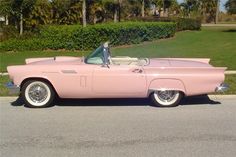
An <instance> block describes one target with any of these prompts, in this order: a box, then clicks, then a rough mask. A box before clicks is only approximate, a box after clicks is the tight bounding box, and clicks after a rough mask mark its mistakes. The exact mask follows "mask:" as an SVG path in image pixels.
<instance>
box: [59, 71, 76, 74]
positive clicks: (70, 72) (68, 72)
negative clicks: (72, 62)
mask: <svg viewBox="0 0 236 157" xmlns="http://www.w3.org/2000/svg"><path fill="white" fill-rule="evenodd" d="M61 72H62V73H64V74H77V72H76V71H75V70H61Z"/></svg>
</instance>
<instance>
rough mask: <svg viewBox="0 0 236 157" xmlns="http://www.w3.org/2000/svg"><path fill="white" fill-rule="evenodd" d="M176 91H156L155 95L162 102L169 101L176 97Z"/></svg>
mask: <svg viewBox="0 0 236 157" xmlns="http://www.w3.org/2000/svg"><path fill="white" fill-rule="evenodd" d="M177 93H178V92H177V91H157V96H158V98H159V99H160V100H161V101H163V102H170V101H172V100H173V99H174V98H175V97H176V94H177Z"/></svg>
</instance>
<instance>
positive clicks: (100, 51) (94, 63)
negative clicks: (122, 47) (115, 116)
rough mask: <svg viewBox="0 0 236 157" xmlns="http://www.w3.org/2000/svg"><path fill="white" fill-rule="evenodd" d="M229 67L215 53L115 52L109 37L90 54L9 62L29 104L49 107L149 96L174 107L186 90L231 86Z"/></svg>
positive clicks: (201, 91) (15, 85)
mask: <svg viewBox="0 0 236 157" xmlns="http://www.w3.org/2000/svg"><path fill="white" fill-rule="evenodd" d="M225 69H226V68H224V67H219V68H218V67H217V68H216V67H213V66H211V65H210V64H209V59H185V58H175V59H173V58H151V59H148V58H131V57H126V56H123V57H111V53H110V50H109V47H108V43H105V44H103V45H101V46H100V47H98V48H97V49H96V50H95V51H94V52H92V53H91V54H90V55H89V56H87V57H86V58H84V57H82V58H79V57H54V58H31V59H26V65H17V66H8V67H7V70H8V72H9V75H10V78H11V79H12V80H13V82H12V83H8V85H9V88H11V89H19V90H20V93H21V97H23V99H24V101H25V105H27V106H29V107H47V106H50V105H51V104H52V102H53V99H54V98H55V96H59V97H60V98H130V97H132V98H135V97H136V98H146V97H150V98H151V99H152V100H153V101H154V104H155V105H156V106H159V107H173V106H177V105H178V104H179V101H180V100H181V98H182V97H183V96H193V95H200V94H207V93H212V92H218V91H225V90H227V88H228V86H227V85H226V84H224V83H223V82H224V78H225V76H224V71H225Z"/></svg>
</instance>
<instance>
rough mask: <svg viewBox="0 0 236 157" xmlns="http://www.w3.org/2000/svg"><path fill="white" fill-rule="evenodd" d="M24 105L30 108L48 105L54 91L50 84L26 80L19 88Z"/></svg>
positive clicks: (50, 102)
mask: <svg viewBox="0 0 236 157" xmlns="http://www.w3.org/2000/svg"><path fill="white" fill-rule="evenodd" d="M21 94H22V97H23V99H24V102H25V105H26V106H28V107H32V108H42V107H48V106H50V105H51V104H52V102H53V100H54V97H55V92H54V90H53V89H52V87H51V85H50V84H49V83H47V82H44V81H39V80H29V81H26V82H25V83H24V84H23V86H22V90H21Z"/></svg>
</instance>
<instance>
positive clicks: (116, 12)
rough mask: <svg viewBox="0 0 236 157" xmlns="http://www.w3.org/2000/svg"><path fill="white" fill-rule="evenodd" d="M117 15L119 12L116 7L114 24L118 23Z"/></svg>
mask: <svg viewBox="0 0 236 157" xmlns="http://www.w3.org/2000/svg"><path fill="white" fill-rule="evenodd" d="M117 14H118V11H117V7H116V8H115V12H114V22H115V23H116V22H117Z"/></svg>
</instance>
